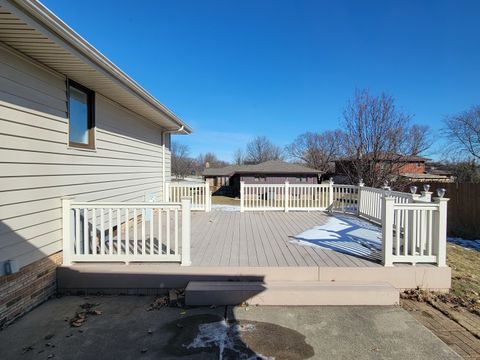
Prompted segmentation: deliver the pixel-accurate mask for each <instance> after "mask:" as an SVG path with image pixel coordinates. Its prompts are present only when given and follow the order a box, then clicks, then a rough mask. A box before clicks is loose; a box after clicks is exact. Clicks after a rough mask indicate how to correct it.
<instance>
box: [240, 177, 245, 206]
mask: <svg viewBox="0 0 480 360" xmlns="http://www.w3.org/2000/svg"><path fill="white" fill-rule="evenodd" d="M244 211H245V182H244V181H240V212H244Z"/></svg>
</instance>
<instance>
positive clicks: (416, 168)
mask: <svg viewBox="0 0 480 360" xmlns="http://www.w3.org/2000/svg"><path fill="white" fill-rule="evenodd" d="M424 172H425V163H424V162H410V163H406V164H405V165H403V166H402V167H401V168H400V169H399V173H400V174H423V173H424Z"/></svg>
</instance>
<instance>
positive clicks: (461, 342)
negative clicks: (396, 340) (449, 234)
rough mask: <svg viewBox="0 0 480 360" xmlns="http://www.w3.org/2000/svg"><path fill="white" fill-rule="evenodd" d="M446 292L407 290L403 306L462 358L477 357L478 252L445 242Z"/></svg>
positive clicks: (479, 307)
mask: <svg viewBox="0 0 480 360" xmlns="http://www.w3.org/2000/svg"><path fill="white" fill-rule="evenodd" d="M447 264H448V265H449V266H450V267H451V268H452V289H451V291H450V293H449V294H440V293H435V292H426V291H419V290H415V291H407V292H405V293H403V294H402V302H401V304H402V307H403V308H404V309H406V310H407V311H409V312H411V313H412V315H413V316H414V317H415V318H416V319H417V320H418V321H420V322H421V323H422V324H423V325H425V326H426V327H428V328H429V329H430V330H432V331H433V332H434V333H435V334H436V335H437V336H439V337H440V338H441V339H442V340H444V341H445V342H446V343H447V344H449V345H450V346H451V347H452V348H453V349H454V350H455V351H456V352H457V353H459V354H460V355H462V357H463V358H465V359H480V252H479V251H476V250H473V249H466V248H464V247H461V246H459V245H453V244H448V248H447Z"/></svg>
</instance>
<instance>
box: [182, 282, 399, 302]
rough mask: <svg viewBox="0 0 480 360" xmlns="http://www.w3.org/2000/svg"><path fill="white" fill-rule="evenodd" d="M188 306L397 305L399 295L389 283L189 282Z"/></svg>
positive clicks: (186, 298)
mask: <svg viewBox="0 0 480 360" xmlns="http://www.w3.org/2000/svg"><path fill="white" fill-rule="evenodd" d="M185 301H186V304H187V305H191V306H196V305H198V306H201V305H238V304H242V303H244V302H246V303H248V304H250V305H398V303H399V291H398V289H396V288H394V287H393V286H392V285H390V284H389V283H386V282H376V283H359V282H321V281H310V282H305V281H278V282H267V283H263V282H248V281H237V282H235V281H190V282H189V283H188V285H187V288H186V290H185Z"/></svg>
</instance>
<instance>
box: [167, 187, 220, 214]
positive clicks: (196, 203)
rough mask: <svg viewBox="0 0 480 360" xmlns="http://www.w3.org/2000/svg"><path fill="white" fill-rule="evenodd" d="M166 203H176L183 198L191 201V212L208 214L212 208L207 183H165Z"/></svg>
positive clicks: (210, 194)
mask: <svg viewBox="0 0 480 360" xmlns="http://www.w3.org/2000/svg"><path fill="white" fill-rule="evenodd" d="M165 192H166V194H167V198H166V201H167V202H173V203H178V202H180V200H181V199H182V198H183V197H189V198H191V199H192V210H202V211H206V212H209V211H210V210H211V208H212V193H211V191H210V186H209V185H208V183H206V182H205V183H187V182H185V183H176V182H172V183H166V184H165Z"/></svg>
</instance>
